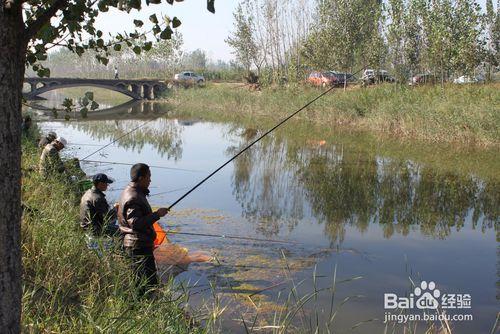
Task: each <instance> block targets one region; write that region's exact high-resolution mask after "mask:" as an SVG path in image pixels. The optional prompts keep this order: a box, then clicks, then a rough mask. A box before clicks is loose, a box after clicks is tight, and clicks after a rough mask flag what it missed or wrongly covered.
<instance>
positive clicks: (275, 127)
mask: <svg viewBox="0 0 500 334" xmlns="http://www.w3.org/2000/svg"><path fill="white" fill-rule="evenodd" d="M363 69H364V68H362V69H360V70H359V71H356V72H354V73H353V74H351V75H349V78H351V77H353V76H354V75H355V74H357V73H359V72H361V71H362V70H363ZM334 88H335V86H331V87H330V88H328V89H327V90H326V91H324V92H323V93H321V94H320V95H318V96H316V97H315V98H314V99H312V100H311V101H309V102H307V103H306V104H305V105H303V106H302V107H301V108H299V109H298V110H297V111H295V112H293V113H292V114H291V115H289V116H287V117H286V118H284V119H283V120H281V121H280V122H279V123H278V124H276V125H275V126H273V127H272V128H271V129H269V130H267V131H266V132H265V133H264V134H263V135H261V136H260V137H259V138H257V139H255V140H254V141H253V142H251V143H250V144H248V145H247V146H246V147H245V148H243V149H242V150H241V151H239V152H238V153H236V155H234V156H233V157H232V158H231V159H229V160H227V161H226V162H225V163H223V164H222V165H221V166H219V167H218V168H217V169H215V170H214V171H213V172H212V173H210V174H209V175H208V176H207V177H205V178H204V179H203V180H201V181H200V182H198V183H197V184H196V185H195V186H194V187H192V188H191V189H190V190H189V191H187V192H186V193H185V194H184V195H182V196H181V197H179V199H177V200H176V201H175V202H174V203H172V204H171V205H170V206H169V207H168V208H167V209H168V210H171V209H172V208H173V207H174V206H175V205H176V204H177V203H179V202H180V201H182V200H183V199H184V198H186V197H187V196H188V195H189V194H191V193H192V192H193V191H194V190H196V189H197V188H198V187H199V186H201V185H202V184H203V183H205V182H206V181H207V180H208V179H210V178H211V177H212V176H214V175H215V174H216V173H217V172H218V171H220V170H221V169H222V168H224V167H225V166H226V165H228V164H229V163H230V162H231V161H233V160H234V159H236V158H237V157H239V156H240V155H241V154H243V153H244V152H245V151H247V150H248V149H249V148H250V147H252V146H253V145H255V144H256V143H258V142H259V141H260V140H261V139H262V138H264V137H265V136H267V135H268V134H270V133H271V132H273V131H274V130H276V129H277V128H278V127H280V126H281V125H282V124H284V123H285V122H287V121H288V120H289V119H291V118H292V117H294V116H295V115H297V114H298V113H299V112H301V111H302V110H304V109H306V108H307V107H309V106H310V105H311V104H313V103H314V102H316V101H317V100H319V99H320V98H322V97H323V96H325V95H326V94H328V93H329V92H330V91H331V90H333V89H334Z"/></svg>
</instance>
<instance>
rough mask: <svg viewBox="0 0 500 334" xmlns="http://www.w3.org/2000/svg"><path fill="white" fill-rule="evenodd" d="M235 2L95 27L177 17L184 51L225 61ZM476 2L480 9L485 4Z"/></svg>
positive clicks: (119, 28) (182, 6) (199, 0)
mask: <svg viewBox="0 0 500 334" xmlns="http://www.w3.org/2000/svg"><path fill="white" fill-rule="evenodd" d="M238 2H239V0H216V1H215V10H216V12H215V14H212V13H210V12H208V11H207V10H206V0H186V1H183V2H175V3H174V5H173V6H172V5H169V4H167V3H165V2H164V1H163V3H162V4H159V5H151V6H149V7H146V6H145V7H144V8H143V9H142V10H141V11H140V12H138V11H136V10H133V11H131V12H130V14H127V13H124V12H120V11H118V10H110V11H109V12H107V13H102V14H101V15H100V16H99V18H98V19H97V26H98V28H99V29H101V30H102V31H103V32H105V33H107V32H111V33H117V32H123V31H132V29H133V23H132V21H133V19H140V20H143V21H144V22H145V24H146V23H149V20H148V17H149V16H150V15H151V14H153V13H156V15H157V16H158V18H160V17H161V16H163V15H168V16H170V17H171V18H172V17H174V16H177V17H178V18H179V19H180V20H181V21H182V25H181V26H180V27H179V28H178V30H179V31H180V32H181V33H182V35H183V37H184V49H186V50H189V51H192V50H195V49H198V48H200V49H203V50H205V51H206V52H207V55H208V56H209V57H210V58H212V59H213V60H216V59H223V60H229V59H232V58H233V56H232V55H231V49H230V48H229V47H228V46H227V44H226V43H225V42H224V39H226V38H227V36H228V35H229V32H230V31H231V30H232V29H233V14H232V13H233V11H234V9H235V8H236V6H237V4H238ZM477 2H478V3H479V4H481V6H483V8H484V6H485V3H486V0H479V1H477ZM495 2H496V1H494V3H495ZM143 3H144V2H143ZM148 27H149V25H148Z"/></svg>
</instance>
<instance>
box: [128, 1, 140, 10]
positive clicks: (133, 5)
mask: <svg viewBox="0 0 500 334" xmlns="http://www.w3.org/2000/svg"><path fill="white" fill-rule="evenodd" d="M128 5H129V7H130V8H134V9H137V10H139V9H141V0H128Z"/></svg>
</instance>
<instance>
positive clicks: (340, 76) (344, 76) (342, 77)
mask: <svg viewBox="0 0 500 334" xmlns="http://www.w3.org/2000/svg"><path fill="white" fill-rule="evenodd" d="M328 72H329V73H331V74H332V75H334V76H335V77H336V78H337V83H336V84H337V85H339V86H343V85H344V81H347V83H352V82H356V81H357V79H356V77H355V76H353V75H352V74H351V73H344V72H336V71H328Z"/></svg>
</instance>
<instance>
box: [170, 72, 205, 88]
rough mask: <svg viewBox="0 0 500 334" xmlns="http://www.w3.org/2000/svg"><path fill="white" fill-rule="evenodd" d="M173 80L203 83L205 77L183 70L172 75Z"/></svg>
mask: <svg viewBox="0 0 500 334" xmlns="http://www.w3.org/2000/svg"><path fill="white" fill-rule="evenodd" d="M174 80H175V81H178V82H180V83H188V84H195V83H196V84H198V85H201V84H204V83H205V78H204V77H203V75H199V74H196V73H194V72H190V71H185V72H181V73H178V74H176V75H174Z"/></svg>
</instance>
